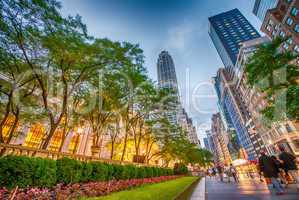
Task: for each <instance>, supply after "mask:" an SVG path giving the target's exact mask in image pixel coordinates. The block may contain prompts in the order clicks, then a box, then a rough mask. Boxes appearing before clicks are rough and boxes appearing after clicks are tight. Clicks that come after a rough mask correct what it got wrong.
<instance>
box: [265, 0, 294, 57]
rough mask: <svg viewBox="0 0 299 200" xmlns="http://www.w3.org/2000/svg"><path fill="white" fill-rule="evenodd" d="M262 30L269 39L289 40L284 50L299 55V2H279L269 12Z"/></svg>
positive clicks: (284, 0)
mask: <svg viewBox="0 0 299 200" xmlns="http://www.w3.org/2000/svg"><path fill="white" fill-rule="evenodd" d="M261 30H262V32H264V33H265V34H266V35H267V36H268V37H269V38H275V37H281V38H287V40H286V41H285V42H284V44H283V45H282V48H283V49H285V50H288V51H294V52H296V53H299V1H298V0H288V1H286V0H279V1H278V4H277V6H276V7H275V8H273V9H270V10H268V11H267V13H266V16H265V19H264V21H263V24H262V27H261Z"/></svg>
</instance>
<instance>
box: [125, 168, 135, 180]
mask: <svg viewBox="0 0 299 200" xmlns="http://www.w3.org/2000/svg"><path fill="white" fill-rule="evenodd" d="M125 167H126V168H127V170H128V172H129V178H130V179H133V178H137V167H135V166H134V165H126V166H125Z"/></svg>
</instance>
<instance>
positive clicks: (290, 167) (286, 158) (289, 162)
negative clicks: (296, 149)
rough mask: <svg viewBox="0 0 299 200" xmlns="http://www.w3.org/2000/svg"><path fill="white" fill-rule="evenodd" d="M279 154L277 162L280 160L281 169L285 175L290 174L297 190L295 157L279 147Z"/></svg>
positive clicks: (298, 176) (298, 184) (297, 180)
mask: <svg viewBox="0 0 299 200" xmlns="http://www.w3.org/2000/svg"><path fill="white" fill-rule="evenodd" d="M279 150H280V152H281V153H280V154H279V160H281V162H282V165H283V168H284V170H285V172H286V173H287V174H290V175H291V176H292V178H293V179H294V180H295V181H296V184H297V189H298V190H299V175H298V167H297V165H296V157H295V156H294V155H292V154H290V153H288V152H286V151H285V149H284V148H283V147H282V146H280V147H279Z"/></svg>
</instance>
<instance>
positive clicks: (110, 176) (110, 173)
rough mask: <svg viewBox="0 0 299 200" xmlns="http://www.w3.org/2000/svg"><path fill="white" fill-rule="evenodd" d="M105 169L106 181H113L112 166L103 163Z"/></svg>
mask: <svg viewBox="0 0 299 200" xmlns="http://www.w3.org/2000/svg"><path fill="white" fill-rule="evenodd" d="M105 165H106V167H107V177H106V180H107V181H109V180H112V179H113V175H114V166H113V165H110V164H108V163H105Z"/></svg>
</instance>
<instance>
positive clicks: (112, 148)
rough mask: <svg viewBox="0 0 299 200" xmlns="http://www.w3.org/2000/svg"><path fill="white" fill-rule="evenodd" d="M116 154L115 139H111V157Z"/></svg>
mask: <svg viewBox="0 0 299 200" xmlns="http://www.w3.org/2000/svg"><path fill="white" fill-rule="evenodd" d="M113 156H114V141H113V140H112V141H111V152H110V159H111V160H113Z"/></svg>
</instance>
